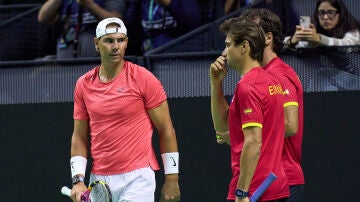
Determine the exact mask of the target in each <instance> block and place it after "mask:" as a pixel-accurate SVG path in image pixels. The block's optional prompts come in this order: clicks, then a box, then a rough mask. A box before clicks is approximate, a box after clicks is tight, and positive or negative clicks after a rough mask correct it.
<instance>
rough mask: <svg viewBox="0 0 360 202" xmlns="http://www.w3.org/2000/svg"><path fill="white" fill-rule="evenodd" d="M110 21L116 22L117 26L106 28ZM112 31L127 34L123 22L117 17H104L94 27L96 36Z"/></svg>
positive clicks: (111, 32)
mask: <svg viewBox="0 0 360 202" xmlns="http://www.w3.org/2000/svg"><path fill="white" fill-rule="evenodd" d="M110 23H115V24H118V25H119V27H111V28H106V27H107V26H108V25H109V24H110ZM113 33H123V34H125V35H127V29H126V27H125V24H124V22H123V21H122V20H120V19H119V18H105V19H103V20H102V21H100V22H99V24H98V25H97V27H96V38H100V37H102V36H104V35H107V34H113Z"/></svg>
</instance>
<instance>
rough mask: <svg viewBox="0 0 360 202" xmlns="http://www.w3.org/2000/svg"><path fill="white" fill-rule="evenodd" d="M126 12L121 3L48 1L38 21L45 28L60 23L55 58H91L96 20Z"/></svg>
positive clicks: (112, 0)
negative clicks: (44, 25)
mask: <svg viewBox="0 0 360 202" xmlns="http://www.w3.org/2000/svg"><path fill="white" fill-rule="evenodd" d="M125 12H126V5H125V3H124V1H123V0H48V1H46V2H45V3H44V4H43V6H42V7H41V9H40V11H39V14H38V21H39V22H40V23H44V24H47V25H50V24H53V23H55V22H60V27H61V33H60V35H59V36H58V41H57V47H56V57H57V58H58V59H61V58H74V57H93V56H97V55H98V52H97V51H96V50H95V47H94V45H93V44H94V37H95V33H94V30H95V29H96V25H97V23H98V22H99V20H101V19H104V18H107V17H118V18H122V17H123V14H124V13H125Z"/></svg>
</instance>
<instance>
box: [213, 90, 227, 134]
mask: <svg viewBox="0 0 360 202" xmlns="http://www.w3.org/2000/svg"><path fill="white" fill-rule="evenodd" d="M228 111H229V105H228V104H227V102H226V100H225V97H224V92H223V89H222V83H218V84H213V83H212V84H211V115H212V119H213V123H214V128H215V130H216V131H219V132H224V131H228V130H229V129H228Z"/></svg>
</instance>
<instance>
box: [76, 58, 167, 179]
mask: <svg viewBox="0 0 360 202" xmlns="http://www.w3.org/2000/svg"><path fill="white" fill-rule="evenodd" d="M99 69H100V66H97V67H95V68H94V69H92V70H90V71H89V72H87V73H86V74H84V75H83V76H81V77H80V78H79V79H78V81H77V83H76V87H75V91H74V119H76V120H86V119H88V120H89V126H90V137H91V155H92V158H93V167H92V171H91V172H92V173H94V174H98V175H111V174H120V173H125V172H129V171H132V170H134V169H138V168H144V167H147V166H151V168H152V169H154V170H158V169H159V165H158V162H157V160H156V156H155V153H154V150H153V148H152V134H153V126H152V123H151V120H150V117H149V115H148V113H147V110H149V109H154V108H156V107H158V106H159V105H160V104H161V103H162V102H163V101H165V100H166V94H165V91H164V89H163V86H162V85H161V83H160V81H159V80H158V79H157V78H156V77H155V76H154V75H153V74H152V73H151V72H149V71H148V70H147V69H145V68H144V67H141V66H138V65H136V64H133V63H131V62H128V61H125V63H124V67H123V69H122V70H121V72H120V73H119V75H117V76H116V77H115V78H114V79H113V80H112V81H110V82H107V83H103V82H101V81H100V80H99Z"/></svg>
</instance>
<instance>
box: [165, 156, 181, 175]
mask: <svg viewBox="0 0 360 202" xmlns="http://www.w3.org/2000/svg"><path fill="white" fill-rule="evenodd" d="M161 158H162V160H163V163H164V172H165V174H174V173H179V152H171V153H164V154H161Z"/></svg>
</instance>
